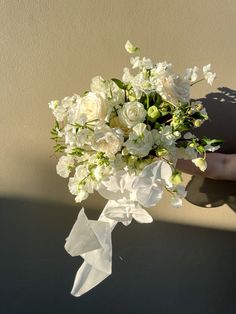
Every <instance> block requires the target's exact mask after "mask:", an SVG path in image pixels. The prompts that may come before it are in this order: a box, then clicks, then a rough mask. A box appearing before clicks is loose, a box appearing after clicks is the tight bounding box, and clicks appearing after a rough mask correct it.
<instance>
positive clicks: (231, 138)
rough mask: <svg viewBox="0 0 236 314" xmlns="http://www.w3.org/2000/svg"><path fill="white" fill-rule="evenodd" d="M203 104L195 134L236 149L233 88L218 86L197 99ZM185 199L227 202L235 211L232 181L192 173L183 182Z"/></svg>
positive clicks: (203, 203)
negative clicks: (205, 118)
mask: <svg viewBox="0 0 236 314" xmlns="http://www.w3.org/2000/svg"><path fill="white" fill-rule="evenodd" d="M199 100H200V101H201V102H202V103H203V104H204V106H205V107H206V110H207V113H208V115H209V117H210V119H209V121H207V122H206V123H205V124H204V125H203V126H202V127H201V128H199V129H197V130H196V132H195V134H196V135H197V136H199V137H201V136H203V135H205V136H208V137H210V138H219V139H223V140H224V143H223V144H222V145H221V148H220V150H219V152H222V153H226V154H233V153H236V137H235V134H236V123H235V117H236V91H235V90H233V89H230V88H227V87H219V88H218V92H215V93H210V94H208V95H207V96H206V97H205V98H203V99H199ZM187 191H188V195H187V200H188V201H189V202H190V203H192V204H194V205H197V206H201V207H208V208H209V207H218V206H221V205H224V204H227V205H228V206H229V207H230V208H232V209H233V210H234V211H236V193H235V191H236V182H233V181H215V180H211V179H207V178H202V177H195V176H193V177H192V179H191V181H190V182H189V183H188V185H187Z"/></svg>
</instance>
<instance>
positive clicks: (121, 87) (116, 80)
mask: <svg viewBox="0 0 236 314" xmlns="http://www.w3.org/2000/svg"><path fill="white" fill-rule="evenodd" d="M111 80H112V81H113V82H114V83H115V84H116V85H117V86H118V87H119V88H120V89H126V88H127V85H126V84H125V83H123V82H122V81H120V80H118V79H116V78H112V79H111Z"/></svg>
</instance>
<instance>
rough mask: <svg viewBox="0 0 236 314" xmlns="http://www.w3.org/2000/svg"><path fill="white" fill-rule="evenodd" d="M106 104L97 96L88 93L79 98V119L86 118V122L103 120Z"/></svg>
mask: <svg viewBox="0 0 236 314" xmlns="http://www.w3.org/2000/svg"><path fill="white" fill-rule="evenodd" d="M106 114H107V104H106V102H105V101H104V100H103V99H102V97H101V96H99V95H98V94H95V93H92V92H89V93H88V94H87V95H85V96H84V97H83V98H81V102H80V106H79V119H82V120H83V119H84V117H86V122H89V121H94V120H100V121H101V120H102V121H104V120H105V117H106Z"/></svg>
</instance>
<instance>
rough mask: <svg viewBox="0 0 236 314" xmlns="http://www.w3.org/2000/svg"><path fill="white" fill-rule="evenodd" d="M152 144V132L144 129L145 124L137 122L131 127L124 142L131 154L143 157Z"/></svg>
mask: <svg viewBox="0 0 236 314" xmlns="http://www.w3.org/2000/svg"><path fill="white" fill-rule="evenodd" d="M153 144H154V141H153V136H152V133H151V132H150V131H148V130H146V124H144V123H139V124H136V126H135V127H133V131H132V132H131V133H130V135H129V139H128V140H127V141H126V142H125V143H124V146H125V147H126V149H127V151H128V152H129V153H130V154H131V155H136V156H138V157H145V156H147V155H148V154H149V152H150V150H151V149H152V146H153Z"/></svg>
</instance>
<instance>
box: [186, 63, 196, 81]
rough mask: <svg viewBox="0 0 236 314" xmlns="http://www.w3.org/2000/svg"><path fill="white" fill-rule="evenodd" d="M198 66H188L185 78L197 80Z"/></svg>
mask: <svg viewBox="0 0 236 314" xmlns="http://www.w3.org/2000/svg"><path fill="white" fill-rule="evenodd" d="M198 70H199V69H198V67H196V66H195V67H193V68H188V69H186V70H185V73H184V80H188V81H190V82H191V83H192V82H195V81H196V80H197V73H198Z"/></svg>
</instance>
